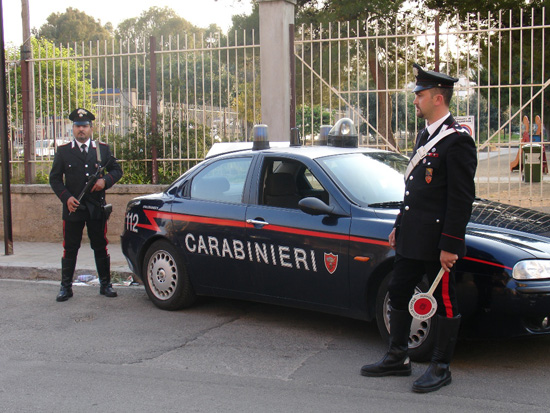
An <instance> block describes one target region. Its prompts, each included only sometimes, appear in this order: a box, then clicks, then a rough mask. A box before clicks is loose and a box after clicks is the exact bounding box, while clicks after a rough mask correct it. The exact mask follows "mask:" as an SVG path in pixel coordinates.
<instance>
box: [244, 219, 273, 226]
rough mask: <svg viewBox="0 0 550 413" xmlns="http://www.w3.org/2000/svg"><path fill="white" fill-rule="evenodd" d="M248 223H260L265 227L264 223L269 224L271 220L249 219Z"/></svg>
mask: <svg viewBox="0 0 550 413" xmlns="http://www.w3.org/2000/svg"><path fill="white" fill-rule="evenodd" d="M246 223H247V224H252V225H259V226H261V227H263V226H264V225H269V222H265V221H260V220H258V219H247V220H246Z"/></svg>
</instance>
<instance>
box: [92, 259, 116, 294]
mask: <svg viewBox="0 0 550 413" xmlns="http://www.w3.org/2000/svg"><path fill="white" fill-rule="evenodd" d="M95 266H96V268H97V275H98V276H99V293H100V294H101V295H104V296H105V297H116V296H117V292H116V291H115V290H113V286H112V284H111V257H110V256H109V255H107V256H106V257H105V258H96V259H95Z"/></svg>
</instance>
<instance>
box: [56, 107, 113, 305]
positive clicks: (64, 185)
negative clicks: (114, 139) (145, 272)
mask: <svg viewBox="0 0 550 413" xmlns="http://www.w3.org/2000/svg"><path fill="white" fill-rule="evenodd" d="M69 119H70V120H72V121H73V134H74V137H75V139H74V140H73V141H72V142H70V143H67V144H65V145H61V146H59V147H58V148H57V152H56V154H55V157H54V160H53V165H52V170H51V172H50V185H51V187H52V189H53V191H54V192H55V194H56V195H57V196H58V198H59V199H60V200H61V202H62V204H63V248H64V251H63V257H62V259H61V289H60V291H59V294H58V295H57V301H66V300H68V299H69V298H71V297H72V296H73V291H72V282H73V275H74V270H75V267H76V258H77V255H78V250H79V248H80V242H81V240H82V232H83V230H84V226H86V227H87V231H88V237H89V238H90V244H91V247H92V249H93V250H94V257H95V263H96V268H97V273H98V276H99V282H100V288H99V292H100V294H102V295H105V296H107V297H116V296H117V293H116V291H115V290H114V289H113V287H112V285H111V261H110V256H109V254H108V252H107V243H108V241H107V236H106V234H107V218H108V217H107V216H106V212H105V208H104V206H105V190H107V189H109V188H110V187H112V186H113V185H114V184H115V183H116V182H117V181H118V180H119V179H120V178H121V177H122V169H121V168H120V165H119V164H118V163H117V161H116V159H115V158H114V157H113V156H112V155H111V151H110V149H109V146H108V145H106V144H104V143H99V142H98V141H93V140H92V139H91V138H92V132H93V127H92V121H93V120H95V116H94V114H93V113H91V112H90V111H88V110H86V109H83V108H78V109H75V110H74V111H73V112H71V114H70V115H69ZM103 166H107V167H106V169H105V170H104V173H102V174H101V175H100V178H99V179H98V180H97V182H96V183H95V184H94V185H93V187H92V188H91V190H90V191H89V192H88V193H86V194H85V195H84V196H83V198H82V199H81V200H80V202H79V201H78V199H77V198H78V196H79V195H80V193H81V192H82V190H83V189H84V187H85V186H86V183H87V182H88V179H89V178H90V177H91V176H93V175H94V174H95V173H96V172H97V171H98V168H100V167H103Z"/></svg>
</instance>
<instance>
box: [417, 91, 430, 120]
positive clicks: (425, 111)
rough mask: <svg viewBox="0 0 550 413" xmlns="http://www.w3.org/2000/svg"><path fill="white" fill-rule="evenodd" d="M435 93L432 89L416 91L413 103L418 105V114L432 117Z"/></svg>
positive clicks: (420, 116)
mask: <svg viewBox="0 0 550 413" xmlns="http://www.w3.org/2000/svg"><path fill="white" fill-rule="evenodd" d="M433 98H434V96H433V94H432V92H431V89H427V90H421V91H419V92H416V97H415V98H414V101H413V104H414V106H415V107H416V116H418V117H419V118H423V119H427V120H429V119H430V115H431V112H432V110H433V106H434V102H433Z"/></svg>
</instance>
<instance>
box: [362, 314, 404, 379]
mask: <svg viewBox="0 0 550 413" xmlns="http://www.w3.org/2000/svg"><path fill="white" fill-rule="evenodd" d="M411 321H412V316H411V315H410V314H409V312H408V311H402V310H396V309H392V310H391V313H390V348H389V350H388V352H387V353H386V355H385V356H384V357H383V358H382V360H380V361H379V362H378V363H374V364H367V365H365V366H363V367H362V368H361V375H363V376H369V377H382V376H410V375H411V361H410V360H409V356H408V348H409V334H410V330H411Z"/></svg>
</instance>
